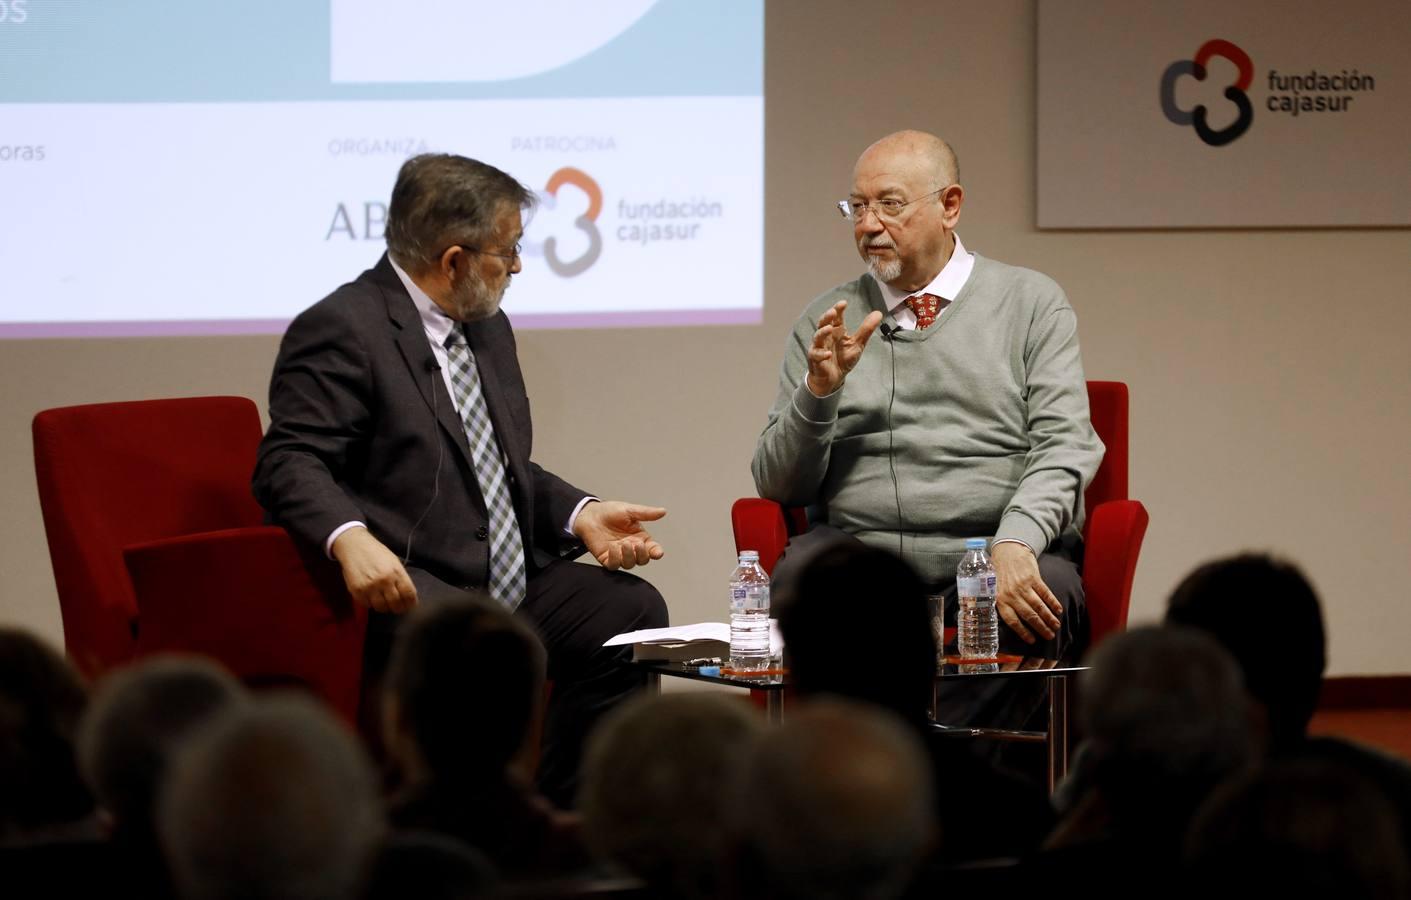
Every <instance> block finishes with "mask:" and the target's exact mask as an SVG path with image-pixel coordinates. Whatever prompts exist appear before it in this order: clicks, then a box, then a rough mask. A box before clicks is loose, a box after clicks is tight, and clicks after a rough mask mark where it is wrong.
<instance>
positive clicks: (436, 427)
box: [402, 356, 446, 566]
mask: <svg viewBox="0 0 1411 900" xmlns="http://www.w3.org/2000/svg"><path fill="white" fill-rule="evenodd" d="M426 371H427V373H428V374H429V375H430V384H429V385H428V386H429V387H430V388H431V434H432V435H433V436H434V437H435V438H436V473H435V474H434V475H433V476H432V478H431V499H430V500H428V501H427V503H426V509H424V510H422V511H421V516H420V517H419V518H417V520H416V524H414V525H413V526H412V528H411V531H408V532H407V548H406V552H405V553H404V554H402V565H404V566H409V565H411V558H412V537H413V536H414V535H415V534H416V530H417V529H418V528H420V527H421V523H422V522H425V521H426V517H427V516H429V515H430V514H431V507H433V506H435V505H436V498H437V497H438V496H440V494H441V463H442V462H443V461H444V460H445V459H446V439H445V438H443V437H442V436H441V431H440V428H441V421H440V419H439V418H438V417H437V412H436V395H437V393H438V391H437V390H436V389H437V387H439V385H437V383H436V382H437V380H438V378H439V377H440V372H441V364H440V363H438V362H437V361H436V357H435V356H432V357H431V359H429V360H427V361H426Z"/></svg>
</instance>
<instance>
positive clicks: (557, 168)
mask: <svg viewBox="0 0 1411 900" xmlns="http://www.w3.org/2000/svg"><path fill="white" fill-rule="evenodd" d="M763 18H764V17H763V0H731V2H730V3H722V4H715V3H699V2H696V0H600V2H593V3H583V2H573V0H515V2H512V3H505V2H494V3H486V2H478V0H396V2H393V0H321V2H303V0H293V2H288V0H255V2H249V0H246V2H239V3H230V2H215V0H188V2H183V3H170V2H158V0H149V2H130V3H112V2H105V0H77V2H74V0H70V2H43V0H0V213H3V215H0V336H4V337H51V336H81V335H95V336H103V335H151V334H213V333H225V334H231V333H269V332H279V331H282V329H283V327H284V326H285V324H286V323H287V322H288V321H289V320H290V319H291V318H292V317H293V316H294V315H295V314H297V313H298V312H299V311H300V310H302V309H304V308H305V307H307V306H309V305H311V304H312V303H314V302H315V301H316V300H318V299H319V298H321V297H323V296H325V295H326V294H328V293H329V292H330V291H332V290H333V288H335V287H337V286H338V285H339V284H340V283H342V282H345V281H348V280H350V279H351V278H353V277H354V276H355V275H356V274H357V273H358V272H360V271H361V270H363V269H365V268H367V267H369V266H371V265H372V264H373V263H374V262H375V261H376V260H377V258H378V256H379V254H380V253H381V252H382V250H383V246H384V245H383V227H384V224H385V221H386V215H387V207H386V203H387V198H388V195H389V193H390V191H391V186H392V182H393V180H394V178H395V176H396V172H397V169H398V167H399V166H400V165H401V164H402V162H403V161H404V160H405V159H406V158H407V157H408V156H411V155H414V154H417V153H423V152H450V153H458V154H463V155H466V156H472V157H475V158H477V159H481V160H484V161H486V162H489V163H492V164H494V165H496V166H498V167H500V168H502V169H504V170H505V171H507V172H509V173H511V174H512V175H514V176H515V177H516V178H518V179H519V180H520V181H522V182H523V183H525V184H526V185H528V186H529V187H530V188H532V189H534V191H535V192H536V193H537V194H538V197H539V204H538V209H537V211H536V212H535V213H534V215H533V217H532V219H531V220H530V221H529V224H528V228H527V230H526V234H525V241H524V271H523V273H522V274H520V275H519V276H517V277H516V279H515V282H514V285H513V286H512V288H511V289H510V292H509V294H507V296H506V301H505V310H506V312H507V313H508V314H509V315H510V317H511V319H512V321H513V322H514V324H515V326H516V327H518V328H526V327H528V328H534V327H594V326H607V325H611V326H619V327H620V326H639V325H640V326H646V325H672V324H694V323H747V322H758V321H759V320H760V316H761V307H762V302H763V298H762V293H763V221H762V219H763V217H762V205H763V139H764V134H763V116H764V107H763V104H764V99H763V47H764V44H763V40H764V36H763V27H764V24H763Z"/></svg>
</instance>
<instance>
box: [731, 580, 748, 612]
mask: <svg viewBox="0 0 1411 900" xmlns="http://www.w3.org/2000/svg"><path fill="white" fill-rule="evenodd" d="M748 597H749V589H748V588H746V587H745V586H744V585H743V584H732V585H730V608H731V609H744V608H745V600H746V599H747V598H748Z"/></svg>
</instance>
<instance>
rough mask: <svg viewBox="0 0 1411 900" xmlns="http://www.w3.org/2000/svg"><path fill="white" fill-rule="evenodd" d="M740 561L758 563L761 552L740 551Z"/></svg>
mask: <svg viewBox="0 0 1411 900" xmlns="http://www.w3.org/2000/svg"><path fill="white" fill-rule="evenodd" d="M740 559H741V560H746V559H753V560H756V561H758V560H759V551H758V550H741V551H740Z"/></svg>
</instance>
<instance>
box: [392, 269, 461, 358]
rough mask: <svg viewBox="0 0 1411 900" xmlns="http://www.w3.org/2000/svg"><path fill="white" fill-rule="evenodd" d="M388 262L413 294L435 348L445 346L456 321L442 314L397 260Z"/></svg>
mask: <svg viewBox="0 0 1411 900" xmlns="http://www.w3.org/2000/svg"><path fill="white" fill-rule="evenodd" d="M387 261H388V262H389V263H391V264H392V271H394V272H396V273H397V277H398V278H399V279H401V281H402V286H403V287H405V288H406V289H407V293H408V294H411V297H412V303H414V304H416V311H417V312H418V313H419V314H420V315H421V326H422V327H423V328H425V329H426V337H427V339H428V340H430V341H431V343H432V344H433V345H435V346H438V347H440V346H444V345H445V343H446V338H447V337H448V336H449V335H450V333H451V329H452V328H455V327H456V320H455V319H452V318H451V317H450V316H448V315H446V314H445V313H444V312H442V310H441V307H439V306H437V305H436V301H435V300H432V299H431V297H430V296H429V295H428V294H427V293H426V291H423V290H422V289H421V288H420V287H418V286H417V283H416V282H415V281H412V277H411V276H410V275H408V274H407V273H406V272H405V271H404V270H403V269H402V267H401V266H399V265H397V261H396V260H394V259H393V258H392V257H391V256H388V257H387Z"/></svg>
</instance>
